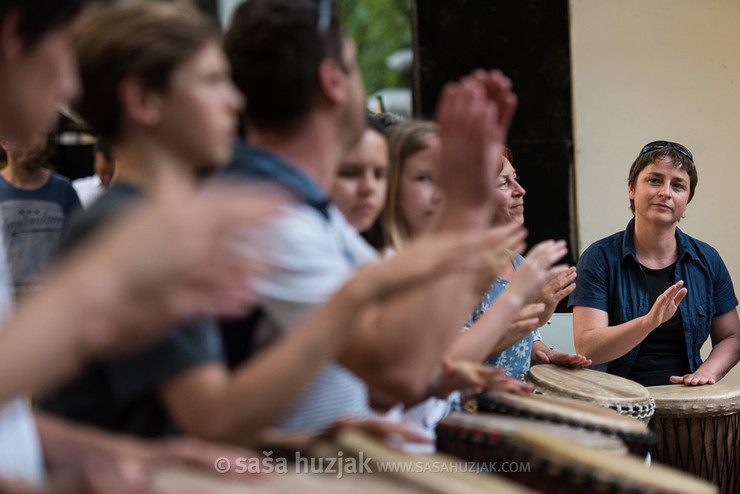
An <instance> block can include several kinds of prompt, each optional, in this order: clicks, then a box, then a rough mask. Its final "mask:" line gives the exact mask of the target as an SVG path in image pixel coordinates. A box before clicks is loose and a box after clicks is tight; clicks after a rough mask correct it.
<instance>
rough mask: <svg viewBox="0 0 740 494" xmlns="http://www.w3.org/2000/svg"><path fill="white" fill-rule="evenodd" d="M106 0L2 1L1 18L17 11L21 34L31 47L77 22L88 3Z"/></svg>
mask: <svg viewBox="0 0 740 494" xmlns="http://www.w3.org/2000/svg"><path fill="white" fill-rule="evenodd" d="M102 1H103V0H0V21H2V20H5V18H6V17H7V16H8V15H10V14H13V13H17V14H18V36H19V37H20V39H21V41H22V42H23V49H24V50H26V51H27V50H29V49H31V48H33V47H34V46H35V45H36V43H37V42H38V41H39V40H41V38H43V37H44V36H45V35H47V34H48V33H49V32H51V31H54V30H55V29H58V28H61V27H64V26H66V25H67V24H69V23H70V22H72V21H74V20H75V18H76V17H77V16H78V15H79V14H80V13H81V12H82V10H83V9H84V8H85V7H87V6H88V5H92V4H93V3H101V2H102Z"/></svg>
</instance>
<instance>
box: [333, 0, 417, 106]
mask: <svg viewBox="0 0 740 494" xmlns="http://www.w3.org/2000/svg"><path fill="white" fill-rule="evenodd" d="M337 3H338V4H339V5H340V6H341V8H342V23H343V24H344V27H345V29H346V30H347V33H348V34H349V35H350V36H352V38H353V39H354V40H355V43H356V44H357V54H358V63H359V66H360V70H361V71H362V76H363V80H364V82H365V88H366V90H367V93H368V94H370V93H373V92H375V91H377V90H378V89H381V88H384V87H408V86H410V85H411V82H410V75H409V74H401V73H399V72H396V71H394V70H391V69H389V68H388V67H386V65H385V59H386V58H387V57H388V56H389V55H390V54H392V53H393V52H395V51H396V50H399V49H401V48H411V0H337Z"/></svg>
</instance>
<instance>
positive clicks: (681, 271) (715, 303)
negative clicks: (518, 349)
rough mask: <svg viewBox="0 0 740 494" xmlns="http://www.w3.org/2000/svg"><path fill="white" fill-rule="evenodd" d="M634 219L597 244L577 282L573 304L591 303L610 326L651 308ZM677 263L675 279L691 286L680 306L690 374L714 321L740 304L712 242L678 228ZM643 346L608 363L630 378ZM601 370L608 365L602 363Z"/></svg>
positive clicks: (612, 370)
mask: <svg viewBox="0 0 740 494" xmlns="http://www.w3.org/2000/svg"><path fill="white" fill-rule="evenodd" d="M634 232H635V220H634V218H633V219H632V220H630V222H629V224H628V225H627V228H626V229H625V230H624V231H623V232H619V233H615V234H614V235H611V236H609V237H606V238H603V239H601V240H599V241H597V242H594V243H593V244H592V245H591V246H590V247H589V248H588V249H586V250H585V251H584V252H583V254H582V255H581V257H580V259H579V260H578V266H577V267H578V280H577V282H576V289H575V290H574V291H573V293H571V295H570V298H569V300H568V306H569V307H573V306H576V305H580V306H584V307H591V308H594V309H599V310H603V311H605V312H607V313H608V314H609V326H616V325H619V324H622V323H625V322H627V321H631V320H632V319H635V318H636V317H640V316H644V315H645V314H647V313H648V312H650V306H649V302H650V301H649V294H648V287H647V280H646V278H645V273H644V271H643V269H642V266H641V265H640V263H639V262H638V260H637V254H636V252H635V242H634ZM676 242H677V244H678V262H677V263H676V273H675V280H674V283H675V282H678V281H679V280H683V281H684V287H685V288H686V289H687V290H688V293H687V294H686V297H685V298H684V299H683V301H682V302H681V304H680V305H679V306H678V308H679V311H680V314H681V320H682V321H683V326H684V337H685V339H686V349H687V351H688V356H689V367H690V369H691V372H694V371H696V368H697V367H699V366H700V365H701V364H702V360H701V356H700V353H699V351H700V349H701V347H702V345H703V344H704V342H705V341H706V340H707V338H708V337H709V332H710V330H711V329H712V319H713V318H714V317H715V316H720V315H722V314H725V313H727V312H729V311H731V310H733V309H734V308H735V307H737V298H736V297H735V291H734V289H733V287H732V280H731V279H730V273H729V272H728V271H727V268H726V267H725V263H724V262H723V261H722V258H721V257H720V256H719V253H718V252H717V251H716V250H715V249H714V248H713V247H711V246H710V245H709V244H706V243H704V242H701V241H699V240H696V239H695V238H692V237H690V236H688V235H686V234H685V233H683V232H682V231H681V230H680V229H678V228H676ZM639 349H640V346H639V345H638V346H636V347H635V348H633V349H632V350H630V351H629V352H627V354H626V355H623V356H622V357H620V358H618V359H616V360H613V361H611V362H608V363H607V364H606V366H605V369H604V370H606V371H607V372H609V373H610V374H615V375H618V376H622V377H626V376H627V374H629V371H630V369H631V368H632V364H633V363H634V361H635V358H636V357H637V353H638V351H639ZM599 368H603V367H602V366H599Z"/></svg>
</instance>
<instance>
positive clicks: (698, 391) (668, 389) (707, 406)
mask: <svg viewBox="0 0 740 494" xmlns="http://www.w3.org/2000/svg"><path fill="white" fill-rule="evenodd" d="M647 390H648V392H649V393H650V396H652V397H653V399H654V400H655V414H656V415H657V416H659V417H705V416H717V415H733V414H735V413H738V411H739V410H740V387H738V386H730V385H725V384H711V385H705V386H684V385H683V384H668V385H666V386H651V387H649V388H647Z"/></svg>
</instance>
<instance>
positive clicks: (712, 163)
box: [570, 0, 740, 384]
mask: <svg viewBox="0 0 740 494" xmlns="http://www.w3.org/2000/svg"><path fill="white" fill-rule="evenodd" d="M570 4H571V22H572V29H571V33H572V34H571V36H572V55H573V59H572V63H573V92H574V103H573V104H574V120H575V124H574V125H575V129H574V135H575V163H576V200H577V209H578V222H579V227H578V229H579V234H580V242H581V245H580V250H581V251H583V249H584V248H586V247H587V246H588V245H590V244H591V242H593V241H595V240H598V239H599V238H602V237H604V236H606V235H609V234H611V233H614V232H616V231H618V230H620V229H623V228H624V226H625V225H626V224H627V221H628V220H629V218H630V217H631V213H630V211H629V203H628V199H627V172H628V169H629V165H630V164H631V163H632V161H633V160H634V159H635V157H636V156H637V154H638V152H639V150H640V147H641V146H642V145H644V144H645V143H647V142H649V141H652V140H657V139H667V140H673V141H678V142H681V143H682V144H684V145H686V146H687V147H688V148H689V149H690V150H691V151H692V153H693V154H694V157H695V162H696V165H697V168H698V172H699V185H698V188H697V191H696V195H695V196H694V200H693V201H692V202H691V204H690V205H689V207H688V209H687V212H686V218H685V219H684V220H683V221H681V224H680V225H679V227H680V228H681V229H683V230H684V231H685V232H687V233H688V234H690V235H692V236H694V237H697V238H699V239H701V240H704V241H706V242H709V243H710V244H711V245H713V246H714V247H715V248H717V250H718V251H719V252H720V254H721V255H722V257H723V259H724V261H725V263H726V264H727V267H728V269H729V270H730V274H731V275H732V279H733V281H734V283H735V287H736V293H738V294H740V249H739V248H738V247H739V246H740V55H738V53H740V51H739V50H740V4H739V3H738V2H736V1H729V0H619V1H614V0H571V2H570ZM728 381H729V382H732V383H734V384H740V369H735V370H734V371H733V373H732V375H731V376H730V377H729V378H728Z"/></svg>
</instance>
